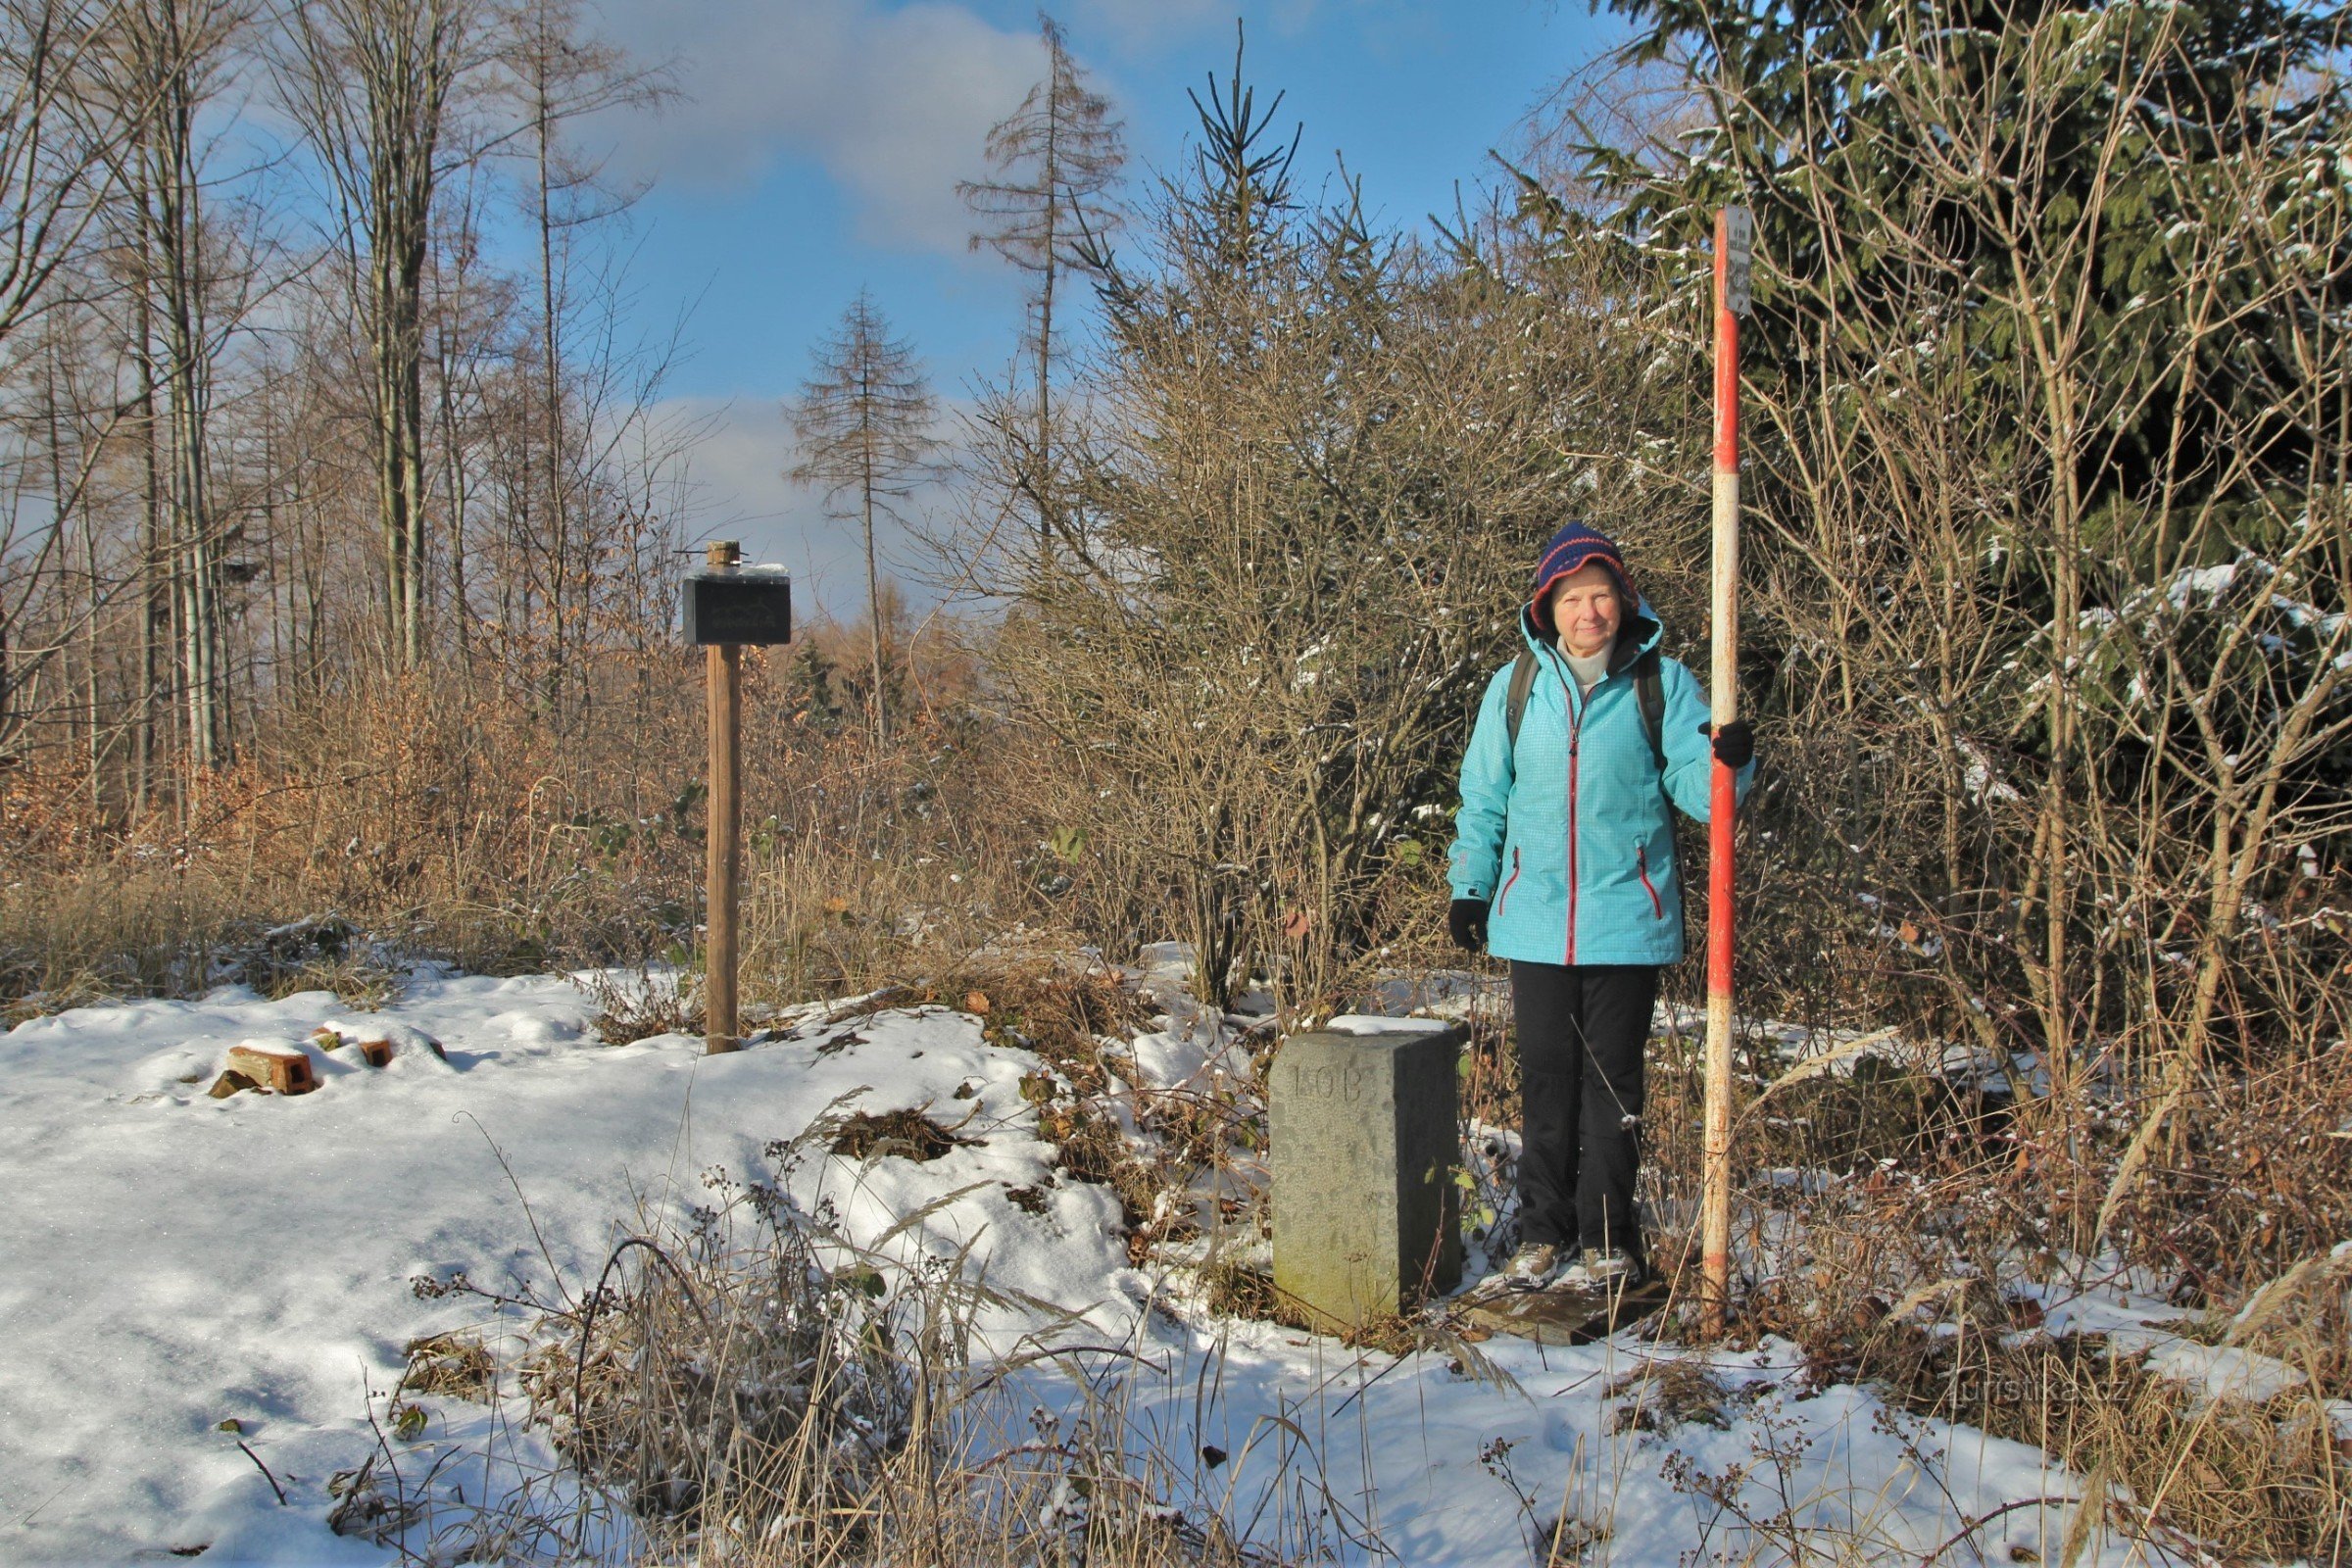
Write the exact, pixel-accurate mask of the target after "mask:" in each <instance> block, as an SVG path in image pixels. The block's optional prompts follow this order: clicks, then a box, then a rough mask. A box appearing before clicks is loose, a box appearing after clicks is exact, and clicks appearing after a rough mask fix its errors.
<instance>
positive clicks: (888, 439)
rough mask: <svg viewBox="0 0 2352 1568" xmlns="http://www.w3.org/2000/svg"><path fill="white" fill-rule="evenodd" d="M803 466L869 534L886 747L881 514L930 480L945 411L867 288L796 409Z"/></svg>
mask: <svg viewBox="0 0 2352 1568" xmlns="http://www.w3.org/2000/svg"><path fill="white" fill-rule="evenodd" d="M790 412H791V415H792V428H793V434H794V435H795V436H797V437H798V438H799V440H800V443H801V454H802V456H801V461H800V463H799V464H797V465H796V466H794V467H793V469H792V470H791V477H792V478H794V479H796V480H799V481H800V482H802V483H804V484H819V485H822V486H824V489H825V497H826V500H827V502H828V504H831V505H835V506H840V507H844V508H845V509H846V508H854V509H855V515H857V516H858V519H859V521H860V523H861V525H862V527H863V529H864V533H865V605H866V618H867V621H868V625H869V630H870V632H871V636H870V638H869V641H870V643H871V650H870V651H871V653H872V655H873V665H874V691H873V718H874V736H875V738H876V739H877V740H887V739H888V738H889V735H890V727H889V719H888V717H887V715H886V713H885V704H884V702H883V676H882V582H881V574H880V572H879V570H878V569H877V567H876V565H875V562H874V515H875V514H876V513H877V512H879V513H882V514H884V515H895V514H894V508H895V505H896V504H897V503H899V502H902V501H905V500H906V499H907V497H908V496H909V495H911V494H913V492H914V487H915V486H916V485H918V484H920V483H921V482H922V481H923V480H924V479H925V478H926V477H928V476H929V475H930V473H931V470H932V465H933V462H934V459H935V457H936V454H937V452H938V446H939V443H938V442H937V441H936V440H935V439H934V438H933V437H932V435H931V427H932V423H933V421H934V420H935V419H937V417H938V415H939V405H938V403H937V401H936V400H935V399H934V398H933V397H932V395H931V387H930V383H929V382H928V381H926V380H925V379H924V377H923V373H922V370H921V369H920V368H918V367H917V366H916V364H915V360H914V351H913V349H912V348H911V347H909V346H908V345H907V343H906V342H904V341H902V340H898V339H894V338H892V337H891V335H890V324H889V322H887V321H885V320H884V319H883V318H882V313H881V312H880V311H879V310H877V309H875V307H874V302H873V297H872V296H871V295H870V294H868V293H867V292H866V291H865V290H863V289H860V290H858V298H857V300H856V301H855V302H853V303H852V304H851V306H850V308H849V309H848V310H847V311H846V312H844V313H843V315H842V319H841V329H840V330H839V331H838V332H837V333H836V334H835V335H834V336H832V337H830V338H828V339H826V340H825V341H824V342H823V343H822V344H820V345H819V346H818V347H817V350H816V356H815V367H814V370H813V373H812V374H811V375H810V376H809V379H808V380H806V381H804V382H803V383H801V394H800V396H799V398H797V399H796V400H794V402H793V404H792V406H791V411H790Z"/></svg>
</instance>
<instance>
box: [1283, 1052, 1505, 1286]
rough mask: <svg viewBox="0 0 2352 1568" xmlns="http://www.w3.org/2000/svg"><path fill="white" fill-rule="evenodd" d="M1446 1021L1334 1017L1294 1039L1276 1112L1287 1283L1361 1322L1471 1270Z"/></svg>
mask: <svg viewBox="0 0 2352 1568" xmlns="http://www.w3.org/2000/svg"><path fill="white" fill-rule="evenodd" d="M1468 1038H1469V1032H1468V1031H1467V1030H1466V1029H1464V1028H1462V1027H1461V1026H1460V1025H1458V1024H1455V1025H1448V1024H1446V1023H1444V1022H1441V1021H1440V1020H1437V1019H1433V1018H1371V1017H1341V1018H1334V1019H1333V1020H1332V1021H1331V1023H1330V1024H1329V1025H1327V1026H1326V1027H1325V1028H1323V1029H1320V1030H1316V1031H1314V1032H1313V1033H1309V1034H1299V1035H1293V1036H1291V1037H1290V1038H1289V1039H1287V1040H1285V1041H1284V1042H1283V1044H1282V1049H1281V1051H1280V1052H1278V1053H1277V1054H1276V1055H1275V1057H1274V1064H1273V1069H1272V1080H1273V1081H1272V1084H1271V1087H1270V1089H1269V1091H1268V1105H1267V1113H1268V1118H1269V1121H1270V1124H1271V1125H1270V1127H1269V1129H1268V1131H1269V1134H1270V1143H1271V1148H1270V1150H1269V1151H1268V1152H1269V1159H1270V1165H1271V1173H1272V1178H1273V1187H1274V1192H1273V1197H1274V1285H1275V1288H1276V1289H1277V1290H1280V1291H1281V1292H1282V1293H1283V1294H1284V1295H1286V1296H1288V1297H1289V1298H1291V1299H1292V1300H1293V1301H1295V1302H1296V1303H1297V1304H1298V1305H1299V1307H1301V1308H1303V1309H1304V1311H1305V1312H1306V1314H1307V1315H1308V1316H1309V1317H1310V1318H1312V1319H1313V1320H1314V1321H1315V1322H1316V1324H1317V1325H1318V1326H1319V1327H1323V1328H1328V1329H1337V1330H1347V1329H1352V1328H1356V1327H1359V1326H1361V1325H1362V1324H1363V1323H1365V1322H1367V1321H1369V1320H1372V1319H1376V1318H1381V1317H1389V1316H1394V1315H1395V1314H1396V1313H1397V1312H1399V1311H1402V1310H1404V1309H1405V1308H1407V1307H1410V1306H1412V1305H1413V1304H1414V1303H1415V1302H1417V1301H1418V1300H1419V1299H1421V1297H1422V1296H1423V1295H1424V1293H1435V1292H1442V1291H1449V1290H1451V1289H1453V1287H1454V1285H1455V1284H1456V1283H1457V1282H1458V1281H1459V1279H1460V1278H1461V1272H1462V1237H1461V1224H1460V1217H1459V1203H1458V1198H1457V1194H1456V1190H1455V1186H1454V1170H1455V1168H1456V1166H1457V1165H1458V1164H1459V1162H1460V1157H1461V1148H1460V1144H1459V1141H1458V1140H1459V1133H1458V1129H1457V1118H1456V1104H1457V1095H1456V1087H1455V1085H1456V1081H1455V1076H1454V1074H1455V1065H1454V1064H1455V1059H1456V1057H1457V1056H1458V1055H1459V1054H1460V1052H1461V1048H1462V1045H1463V1042H1464V1041H1465V1040H1467V1039H1468Z"/></svg>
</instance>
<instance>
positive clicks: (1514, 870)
mask: <svg viewBox="0 0 2352 1568" xmlns="http://www.w3.org/2000/svg"><path fill="white" fill-rule="evenodd" d="M1518 880H1519V846H1517V845H1516V844H1514V845H1512V846H1511V874H1510V875H1509V876H1506V877H1504V878H1503V879H1502V891H1501V892H1499V893H1497V894H1495V913H1496V914H1498V915H1499V914H1501V913H1502V901H1503V900H1504V899H1507V898H1509V897H1510V895H1511V884H1512V883H1514V882H1516V881H1518Z"/></svg>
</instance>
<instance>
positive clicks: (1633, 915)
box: [1447, 601, 1756, 964]
mask: <svg viewBox="0 0 2352 1568" xmlns="http://www.w3.org/2000/svg"><path fill="white" fill-rule="evenodd" d="M1519 630H1520V634H1521V635H1522V636H1523V637H1525V638H1526V639H1527V642H1528V645H1529V646H1530V647H1532V648H1533V649H1534V650H1535V651H1536V661H1537V673H1536V683H1535V686H1534V688H1533V689H1532V690H1531V691H1530V692H1529V693H1528V698H1527V709H1526V711H1525V712H1524V713H1522V714H1521V716H1520V721H1519V744H1518V746H1517V748H1516V755H1515V756H1514V755H1513V748H1512V746H1511V742H1510V734H1509V721H1508V719H1507V717H1506V715H1505V711H1504V710H1505V709H1506V707H1507V706H1508V703H1509V696H1510V685H1511V666H1510V665H1509V664H1505V665H1503V667H1502V668H1500V669H1498V670H1496V671H1495V678H1494V679H1493V680H1491V681H1489V682H1487V694H1486V696H1485V698H1484V699H1483V700H1482V701H1481V702H1480V703H1479V705H1478V722H1477V724H1476V726H1475V727H1474V728H1473V729H1472V730H1471V732H1470V749H1469V750H1468V751H1466V752H1464V753H1463V754H1462V809H1461V811H1460V814H1459V815H1457V816H1456V817H1455V818H1454V840H1453V848H1452V849H1451V850H1450V851H1448V852H1447V861H1448V864H1449V868H1450V869H1449V874H1448V876H1447V881H1448V882H1450V883H1451V885H1452V888H1453V896H1454V897H1455V898H1457V899H1485V900H1488V901H1490V908H1489V910H1488V927H1487V951H1488V952H1490V953H1492V954H1494V955H1495V956H1496V957H1498V958H1519V959H1525V960H1531V961H1534V962H1540V963H1569V964H1578V963H1650V964H1663V963H1673V962H1674V961H1675V960H1677V959H1678V958H1680V957H1682V956H1683V883H1682V867H1681V866H1679V865H1678V864H1676V863H1675V854H1674V823H1673V819H1672V818H1671V816H1670V815H1669V814H1668V812H1669V809H1670V805H1669V803H1670V802H1671V805H1672V806H1679V807H1681V808H1682V809H1683V810H1684V812H1685V814H1687V815H1689V816H1691V817H1692V818H1694V819H1696V820H1698V821H1701V822H1704V821H1705V820H1706V819H1707V804H1708V790H1709V786H1710V781H1711V775H1712V771H1713V768H1714V756H1713V753H1712V752H1711V750H1710V749H1709V746H1708V742H1707V736H1706V733H1705V727H1706V725H1707V724H1708V722H1709V719H1710V715H1709V712H1708V709H1707V698H1706V693H1705V692H1704V691H1703V690H1702V689H1701V688H1700V686H1699V683H1698V677H1697V676H1695V675H1693V674H1691V671H1690V670H1688V669H1686V668H1684V667H1683V666H1682V665H1681V664H1679V663H1677V662H1675V661H1673V660H1671V659H1664V658H1661V659H1660V660H1659V681H1660V687H1661V691H1662V694H1663V696H1664V697H1665V707H1666V711H1665V725H1664V729H1665V732H1664V734H1663V735H1661V736H1660V737H1659V739H1660V742H1661V744H1662V746H1663V748H1664V750H1665V753H1666V768H1665V774H1664V776H1663V777H1662V778H1661V777H1660V776H1659V771H1658V760H1657V757H1656V754H1655V753H1653V752H1652V751H1651V750H1650V744H1649V735H1648V732H1647V730H1646V729H1645V728H1644V727H1643V725H1642V708H1641V698H1640V696H1639V695H1638V694H1637V693H1636V691H1635V689H1634V676H1633V665H1634V663H1635V662H1636V661H1637V660H1639V659H1640V658H1641V656H1642V654H1643V653H1644V652H1646V651H1647V650H1649V649H1651V648H1654V647H1656V646H1657V645H1658V642H1659V640H1660V639H1661V638H1663V637H1664V635H1665V628H1664V627H1663V626H1661V625H1660V624H1659V623H1658V620H1657V618H1656V616H1655V615H1654V614H1652V613H1651V612H1650V608H1649V605H1648V603H1647V602H1646V601H1645V602H1643V604H1642V606H1641V608H1640V609H1639V610H1638V611H1636V612H1635V613H1634V616H1633V618H1632V620H1631V621H1630V622H1629V624H1628V626H1627V629H1626V632H1625V633H1624V634H1622V635H1620V636H1619V637H1618V639H1617V647H1616V650H1615V653H1614V654H1613V656H1612V657H1611V659H1610V661H1609V673H1608V675H1607V676H1606V677H1604V678H1603V679H1602V680H1601V682H1600V683H1599V684H1598V685H1596V686H1594V687H1593V690H1592V692H1591V693H1590V694H1589V695H1585V696H1582V697H1580V696H1579V695H1578V694H1577V691H1576V679H1575V677H1574V676H1573V675H1571V674H1570V673H1569V671H1568V662H1567V661H1566V660H1565V659H1563V658H1562V657H1561V656H1560V651H1559V648H1558V646H1557V645H1556V644H1554V643H1552V642H1550V641H1549V640H1547V639H1545V638H1544V637H1542V636H1541V635H1540V634H1539V633H1538V632H1537V631H1536V629H1535V627H1534V626H1533V625H1532V624H1531V623H1530V622H1529V620H1528V618H1527V615H1526V614H1525V613H1524V612H1523V613H1521V614H1520V617H1519ZM1755 771H1756V764H1755V763H1754V761H1753V760H1750V761H1749V762H1748V764H1747V765H1746V766H1745V767H1743V768H1741V769H1740V777H1739V779H1738V788H1739V793H1740V797H1741V798H1744V797H1745V796H1746V794H1747V788H1748V785H1749V784H1750V783H1751V782H1752V781H1753V780H1754V777H1755Z"/></svg>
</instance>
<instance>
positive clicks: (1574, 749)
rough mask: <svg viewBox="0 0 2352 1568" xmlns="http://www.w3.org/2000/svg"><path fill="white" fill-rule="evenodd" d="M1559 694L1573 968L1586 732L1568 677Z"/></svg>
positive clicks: (1568, 958)
mask: <svg viewBox="0 0 2352 1568" xmlns="http://www.w3.org/2000/svg"><path fill="white" fill-rule="evenodd" d="M1560 695H1561V696H1562V697H1563V698H1565V699H1566V700H1567V703H1568V951H1567V953H1566V955H1565V956H1563V957H1562V958H1561V959H1560V961H1561V962H1562V963H1564V964H1567V965H1569V966H1570V967H1571V968H1573V967H1574V966H1575V964H1576V759H1577V753H1578V751H1579V750H1581V748H1580V747H1579V745H1578V742H1579V740H1580V738H1581V737H1582V736H1583V734H1584V729H1585V715H1584V711H1583V710H1582V709H1580V708H1579V707H1578V706H1577V702H1576V694H1575V693H1574V692H1572V691H1570V690H1569V689H1568V680H1567V678H1566V677H1565V676H1563V677H1562V678H1561V680H1560Z"/></svg>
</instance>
